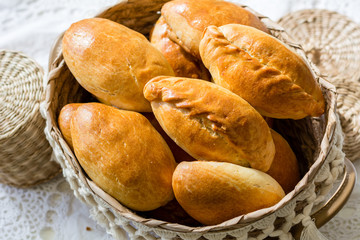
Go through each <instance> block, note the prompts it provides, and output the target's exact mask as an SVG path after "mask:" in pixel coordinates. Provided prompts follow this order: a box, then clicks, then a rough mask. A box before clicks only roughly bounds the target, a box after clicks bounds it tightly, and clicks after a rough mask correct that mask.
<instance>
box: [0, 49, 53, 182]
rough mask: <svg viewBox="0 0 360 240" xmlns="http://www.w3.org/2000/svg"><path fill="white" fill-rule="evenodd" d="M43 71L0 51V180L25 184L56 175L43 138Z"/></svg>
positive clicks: (9, 52)
mask: <svg viewBox="0 0 360 240" xmlns="http://www.w3.org/2000/svg"><path fill="white" fill-rule="evenodd" d="M42 84H43V72H42V70H41V68H40V67H39V66H38V65H37V64H36V63H35V62H34V61H33V60H31V59H29V58H28V57H26V56H24V55H23V54H20V53H17V52H12V51H5V50H0V102H1V108H0V182H1V183H5V184H9V185H12V186H17V187H27V186H31V185H34V184H37V183H40V182H43V181H45V180H47V179H50V178H51V177H53V176H55V175H56V174H57V173H59V171H60V166H59V165H58V164H57V163H56V162H55V161H51V155H52V149H51V147H50V145H49V143H48V142H47V141H46V139H45V135H44V132H43V128H44V127H45V121H44V119H43V118H42V117H41V115H40V112H39V108H40V101H41V100H43V99H42V96H43V93H44V89H43V86H42Z"/></svg>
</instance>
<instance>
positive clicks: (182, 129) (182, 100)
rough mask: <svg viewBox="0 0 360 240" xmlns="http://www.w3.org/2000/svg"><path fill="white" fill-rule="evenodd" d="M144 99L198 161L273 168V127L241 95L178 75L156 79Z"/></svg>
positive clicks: (170, 132)
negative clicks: (270, 128) (178, 76)
mask: <svg viewBox="0 0 360 240" xmlns="http://www.w3.org/2000/svg"><path fill="white" fill-rule="evenodd" d="M144 95H145V98H146V99H148V100H149V101H150V102H151V106H152V109H153V112H154V114H155V116H156V118H157V120H158V121H159V123H160V125H161V126H162V127H163V129H164V130H165V131H166V133H167V134H168V135H169V136H170V137H171V138H172V139H173V140H174V141H175V142H176V143H177V144H178V145H179V146H180V147H182V148H183V149H184V150H185V151H187V152H188V153H189V154H190V155H191V156H193V157H194V158H196V159H198V160H208V161H225V162H232V163H236V164H240V165H243V166H251V167H253V168H256V169H260V170H262V171H267V170H268V169H269V167H270V165H271V162H272V159H273V157H274V155H275V147H274V143H273V141H272V138H271V134H270V130H269V127H268V125H267V124H266V122H265V121H264V119H263V118H262V117H261V115H260V114H259V113H258V112H257V111H256V110H255V109H254V108H252V107H251V106H250V105H249V104H248V103H247V102H246V101H245V100H243V99H242V98H241V97H239V96H237V95H235V94H233V93H232V92H230V91H228V90H226V89H224V88H222V87H220V86H217V85H215V84H213V83H210V82H206V81H202V80H197V79H189V78H176V77H157V78H154V79H153V80H151V81H150V82H149V83H148V84H147V85H146V86H145V88H144Z"/></svg>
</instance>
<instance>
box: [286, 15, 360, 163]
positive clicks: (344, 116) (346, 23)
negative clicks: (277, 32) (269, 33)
mask: <svg viewBox="0 0 360 240" xmlns="http://www.w3.org/2000/svg"><path fill="white" fill-rule="evenodd" d="M279 23H280V24H281V25H282V26H284V27H285V28H286V31H287V32H289V33H290V34H291V35H292V36H293V37H294V38H295V39H296V40H297V41H299V42H301V43H303V46H304V49H305V52H306V55H307V56H308V57H309V59H311V60H312V62H313V63H314V64H316V66H317V67H319V69H320V70H322V73H323V74H325V75H327V79H328V80H329V81H330V82H332V83H333V84H334V85H335V86H336V88H337V92H338V98H337V109H338V113H339V114H340V120H341V126H342V128H343V132H344V134H345V138H344V149H343V150H344V152H345V153H346V157H347V158H349V159H350V160H352V161H355V160H357V159H359V158H360V151H359V149H360V135H359V132H360V100H359V99H360V71H359V66H360V26H359V25H358V24H356V23H355V22H353V21H352V20H351V19H349V18H348V17H346V16H343V15H341V14H339V13H336V12H332V11H328V10H324V9H311V10H310V9H309V10H301V11H297V12H294V13H291V14H288V15H286V16H284V17H282V18H281V19H280V20H279Z"/></svg>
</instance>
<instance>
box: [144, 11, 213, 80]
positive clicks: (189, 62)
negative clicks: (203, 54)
mask: <svg viewBox="0 0 360 240" xmlns="http://www.w3.org/2000/svg"><path fill="white" fill-rule="evenodd" d="M168 31H169V27H168V25H167V24H166V22H165V21H164V17H160V18H159V20H158V21H157V22H156V24H155V26H154V29H153V30H152V32H151V36H150V42H151V43H152V44H153V45H154V46H155V47H156V48H157V49H159V51H160V52H161V53H162V54H163V55H164V56H165V58H166V59H167V60H168V62H169V63H170V65H171V67H172V68H173V70H174V72H175V76H176V77H188V78H197V79H204V80H208V81H209V80H210V79H211V76H210V73H209V71H208V70H207V68H206V67H205V66H204V64H203V63H202V62H201V61H200V59H197V58H195V57H194V56H192V55H191V54H190V53H188V52H186V51H185V50H184V49H183V48H182V47H181V46H180V45H179V44H177V43H175V42H173V41H172V40H171V39H170V38H169V36H168Z"/></svg>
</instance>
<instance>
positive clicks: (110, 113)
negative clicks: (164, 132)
mask: <svg viewBox="0 0 360 240" xmlns="http://www.w3.org/2000/svg"><path fill="white" fill-rule="evenodd" d="M71 136H72V141H73V145H74V150H75V155H76V157H77V159H78V161H79V163H80V165H81V166H82V167H83V169H84V171H85V172H86V173H87V174H88V176H89V177H90V178H91V179H92V180H93V181H94V182H95V183H96V184H97V185H98V186H99V187H100V188H102V189H103V190H104V191H105V192H107V193H108V194H110V195H111V196H113V197H114V198H116V199H117V200H118V201H119V202H120V203H122V204H123V205H125V206H127V207H129V208H131V209H133V210H137V211H149V210H153V209H155V208H158V207H160V206H163V205H165V204H166V203H168V202H169V201H171V200H172V199H173V192H172V188H171V178H172V174H173V171H174V169H175V166H176V163H175V160H174V157H173V155H172V153H171V151H170V149H169V147H168V146H167V145H166V143H165V141H164V139H162V137H161V136H160V134H159V133H158V132H157V131H156V130H155V129H154V128H153V126H152V125H151V124H150V122H149V121H148V120H147V119H146V118H145V117H144V116H142V115H141V114H140V113H136V112H131V111H125V110H119V109H116V108H114V107H110V106H107V105H104V104H101V103H86V104H83V105H82V106H80V107H79V108H78V109H77V110H76V112H75V113H74V114H73V117H72V119H71Z"/></svg>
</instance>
